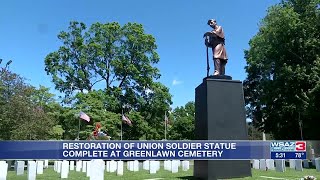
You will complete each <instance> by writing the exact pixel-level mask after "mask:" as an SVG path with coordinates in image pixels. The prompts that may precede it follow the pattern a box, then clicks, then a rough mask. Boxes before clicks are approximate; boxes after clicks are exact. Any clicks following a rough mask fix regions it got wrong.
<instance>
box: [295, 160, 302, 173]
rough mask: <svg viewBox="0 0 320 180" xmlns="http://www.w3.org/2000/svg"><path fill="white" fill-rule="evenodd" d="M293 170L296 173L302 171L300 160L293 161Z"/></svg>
mask: <svg viewBox="0 0 320 180" xmlns="http://www.w3.org/2000/svg"><path fill="white" fill-rule="evenodd" d="M295 169H296V171H303V168H302V160H301V159H296V160H295Z"/></svg>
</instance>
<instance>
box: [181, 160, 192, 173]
mask: <svg viewBox="0 0 320 180" xmlns="http://www.w3.org/2000/svg"><path fill="white" fill-rule="evenodd" d="M189 169H190V162H189V161H182V171H188V170H189Z"/></svg>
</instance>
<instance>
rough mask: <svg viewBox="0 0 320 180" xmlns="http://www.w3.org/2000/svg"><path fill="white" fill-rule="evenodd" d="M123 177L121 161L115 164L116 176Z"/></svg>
mask: <svg viewBox="0 0 320 180" xmlns="http://www.w3.org/2000/svg"><path fill="white" fill-rule="evenodd" d="M122 175H123V161H118V162H117V176H122Z"/></svg>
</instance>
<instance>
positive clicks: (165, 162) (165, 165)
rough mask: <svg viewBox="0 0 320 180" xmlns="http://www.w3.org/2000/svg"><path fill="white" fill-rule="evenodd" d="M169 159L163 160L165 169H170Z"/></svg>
mask: <svg viewBox="0 0 320 180" xmlns="http://www.w3.org/2000/svg"><path fill="white" fill-rule="evenodd" d="M168 164H169V163H168V160H165V161H163V169H164V170H168Z"/></svg>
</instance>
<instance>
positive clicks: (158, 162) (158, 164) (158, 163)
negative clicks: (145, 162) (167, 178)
mask: <svg viewBox="0 0 320 180" xmlns="http://www.w3.org/2000/svg"><path fill="white" fill-rule="evenodd" d="M156 162H157V169H156V171H159V170H160V161H156Z"/></svg>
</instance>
